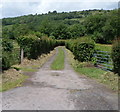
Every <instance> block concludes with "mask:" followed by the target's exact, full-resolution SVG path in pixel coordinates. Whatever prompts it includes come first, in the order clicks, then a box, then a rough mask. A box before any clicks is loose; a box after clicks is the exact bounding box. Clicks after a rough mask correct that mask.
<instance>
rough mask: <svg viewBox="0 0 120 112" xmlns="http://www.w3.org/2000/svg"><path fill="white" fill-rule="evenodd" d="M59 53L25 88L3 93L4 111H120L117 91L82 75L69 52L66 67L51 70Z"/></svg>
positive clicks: (28, 81)
mask: <svg viewBox="0 0 120 112" xmlns="http://www.w3.org/2000/svg"><path fill="white" fill-rule="evenodd" d="M64 51H65V50H64ZM56 55H57V52H56V54H55V55H54V56H52V57H51V58H50V59H49V61H48V62H46V63H45V64H44V66H43V67H42V68H41V69H39V71H38V72H36V73H35V74H34V75H32V76H31V78H29V79H28V80H27V81H26V82H25V84H24V86H23V87H18V88H14V89H11V90H9V91H6V92H3V94H2V96H3V97H2V98H3V102H2V109H3V110H118V96H117V94H115V93H113V92H112V91H111V90H109V89H107V88H106V87H105V86H104V85H102V84H99V83H97V82H96V81H94V80H92V79H89V78H87V77H85V76H82V75H78V74H77V73H76V72H75V71H74V70H73V69H72V67H71V66H70V64H69V62H68V58H67V53H66V51H65V55H66V56H65V69H64V70H58V71H55V70H51V69H50V65H51V63H52V62H53V60H54V58H55V56H56Z"/></svg>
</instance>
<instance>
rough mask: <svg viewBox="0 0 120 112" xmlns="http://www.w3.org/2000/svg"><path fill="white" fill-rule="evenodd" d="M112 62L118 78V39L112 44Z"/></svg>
mask: <svg viewBox="0 0 120 112" xmlns="http://www.w3.org/2000/svg"><path fill="white" fill-rule="evenodd" d="M112 60H113V65H114V72H115V73H118V74H119V76H120V38H119V39H118V40H116V41H115V42H114V44H113V48H112Z"/></svg>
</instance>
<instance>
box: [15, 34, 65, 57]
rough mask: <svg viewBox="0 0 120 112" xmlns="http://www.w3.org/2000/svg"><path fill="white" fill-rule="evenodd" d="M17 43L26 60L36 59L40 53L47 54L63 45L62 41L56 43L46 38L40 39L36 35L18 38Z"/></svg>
mask: <svg viewBox="0 0 120 112" xmlns="http://www.w3.org/2000/svg"><path fill="white" fill-rule="evenodd" d="M17 40H18V43H19V45H20V46H21V48H23V49H24V54H25V56H26V57H27V58H28V59H37V58H38V56H40V55H41V54H42V53H48V52H50V51H51V50H53V49H54V47H56V46H58V45H63V44H64V43H65V42H64V41H56V40H53V39H51V38H48V37H47V36H42V37H41V38H39V37H37V36H36V35H26V36H22V37H19V38H18V39H17Z"/></svg>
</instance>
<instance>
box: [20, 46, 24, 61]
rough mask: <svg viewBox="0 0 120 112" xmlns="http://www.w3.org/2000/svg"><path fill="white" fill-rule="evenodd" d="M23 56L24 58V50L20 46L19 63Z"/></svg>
mask: <svg viewBox="0 0 120 112" xmlns="http://www.w3.org/2000/svg"><path fill="white" fill-rule="evenodd" d="M23 58H24V50H23V48H21V49H20V63H22V61H23Z"/></svg>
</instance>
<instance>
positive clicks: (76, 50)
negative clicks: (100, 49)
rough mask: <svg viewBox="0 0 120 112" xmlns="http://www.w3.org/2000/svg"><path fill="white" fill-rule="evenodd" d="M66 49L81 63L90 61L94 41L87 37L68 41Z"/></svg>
mask: <svg viewBox="0 0 120 112" xmlns="http://www.w3.org/2000/svg"><path fill="white" fill-rule="evenodd" d="M66 47H67V48H68V49H70V50H71V51H72V52H73V54H74V55H75V58H76V59H78V60H79V61H81V62H84V61H91V59H92V57H93V53H94V50H95V49H94V48H95V45H94V41H93V40H91V39H90V38H88V37H83V38H80V39H77V40H71V41H68V42H67V43H66Z"/></svg>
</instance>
